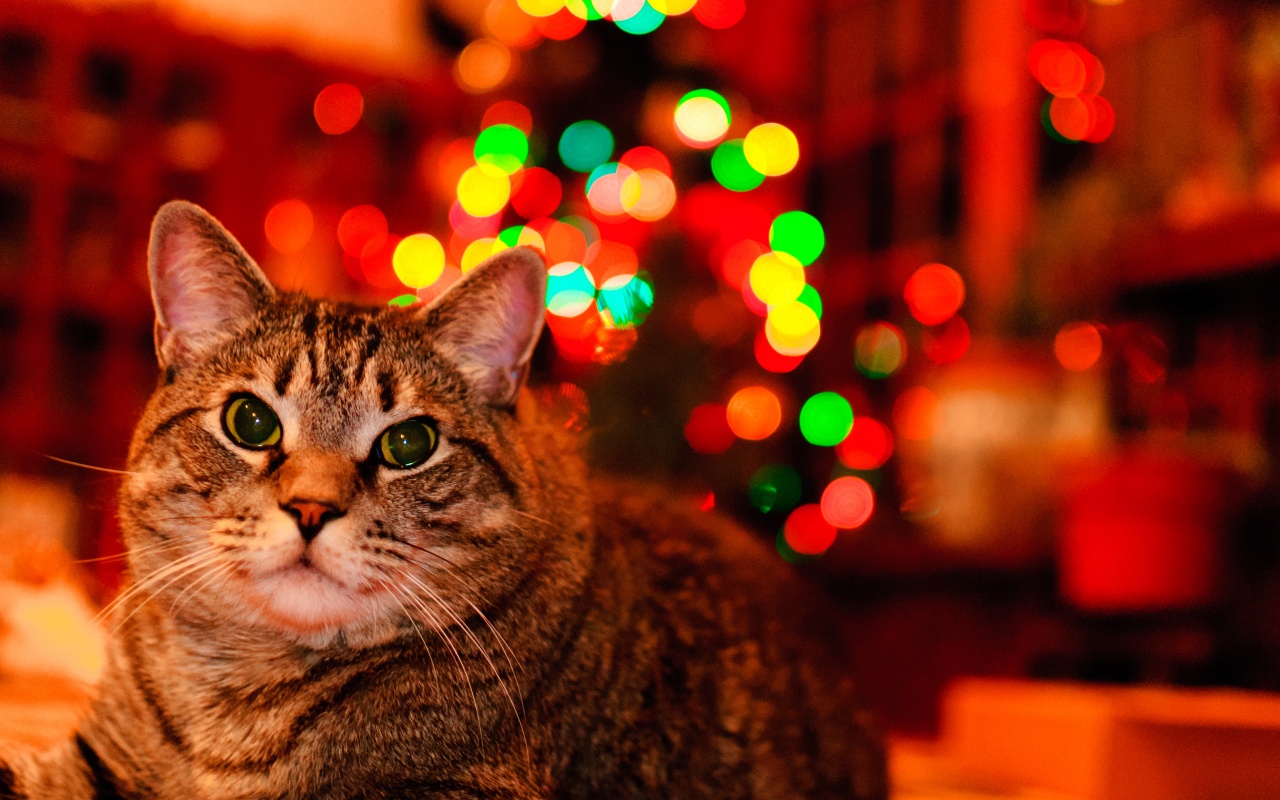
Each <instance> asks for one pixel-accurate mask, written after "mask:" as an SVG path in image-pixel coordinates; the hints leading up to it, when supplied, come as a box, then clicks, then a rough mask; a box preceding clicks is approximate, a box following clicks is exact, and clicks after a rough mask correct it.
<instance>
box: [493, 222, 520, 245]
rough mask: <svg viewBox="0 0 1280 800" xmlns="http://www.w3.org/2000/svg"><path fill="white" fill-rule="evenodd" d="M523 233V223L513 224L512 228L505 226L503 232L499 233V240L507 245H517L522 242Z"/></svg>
mask: <svg viewBox="0 0 1280 800" xmlns="http://www.w3.org/2000/svg"><path fill="white" fill-rule="evenodd" d="M521 233H524V226H523V225H512V226H511V227H510V228H504V229H503V231H502V233H499V234H498V241H500V242H502V243H503V244H505V245H506V246H507V247H515V246H517V245H519V244H520V234H521Z"/></svg>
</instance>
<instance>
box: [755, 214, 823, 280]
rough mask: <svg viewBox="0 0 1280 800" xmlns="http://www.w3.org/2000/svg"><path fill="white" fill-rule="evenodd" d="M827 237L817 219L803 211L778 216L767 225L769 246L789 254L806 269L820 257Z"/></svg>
mask: <svg viewBox="0 0 1280 800" xmlns="http://www.w3.org/2000/svg"><path fill="white" fill-rule="evenodd" d="M826 245H827V235H826V232H825V231H823V229H822V223H821V222H819V221H818V219H817V217H814V216H813V215H812V214H809V213H806V212H804V211H787V212H785V213H782V214H779V215H778V216H777V217H775V218H774V220H773V222H772V223H771V224H770V225H769V246H770V247H772V248H773V249H774V250H777V251H778V252H782V253H789V254H790V255H792V256H794V257H795V258H796V259H797V260H798V261H799V262H800V263H801V264H804V265H805V266H806V267H807V266H809V265H810V264H812V263H813V262H814V261H816V260H817V259H818V256H820V255H822V250H823V248H824V247H826Z"/></svg>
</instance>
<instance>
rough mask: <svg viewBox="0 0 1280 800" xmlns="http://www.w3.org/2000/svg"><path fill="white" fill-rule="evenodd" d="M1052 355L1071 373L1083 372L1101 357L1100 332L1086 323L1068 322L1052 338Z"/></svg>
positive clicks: (1094, 326)
mask: <svg viewBox="0 0 1280 800" xmlns="http://www.w3.org/2000/svg"><path fill="white" fill-rule="evenodd" d="M1053 354H1054V355H1055V356H1057V358H1058V363H1059V364H1061V365H1062V366H1064V367H1066V368H1067V369H1069V370H1071V371H1072V372H1083V371H1084V370H1086V369H1088V368H1089V367H1092V366H1093V365H1094V364H1096V363H1098V359H1099V358H1100V357H1101V356H1102V332H1101V331H1099V330H1098V328H1097V326H1096V325H1092V324H1090V323H1088V322H1068V323H1067V324H1066V325H1063V326H1062V329H1061V330H1059V331H1058V335H1057V336H1055V337H1053Z"/></svg>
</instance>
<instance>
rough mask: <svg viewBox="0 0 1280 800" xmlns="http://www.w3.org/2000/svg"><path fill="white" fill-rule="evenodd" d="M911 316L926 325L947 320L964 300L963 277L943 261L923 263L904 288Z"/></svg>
mask: <svg viewBox="0 0 1280 800" xmlns="http://www.w3.org/2000/svg"><path fill="white" fill-rule="evenodd" d="M903 296H904V297H905V298H906V301H907V306H908V308H910V309H911V316H913V317H915V318H916V319H917V320H919V321H920V322H923V323H924V324H925V325H938V324H940V323H942V322H945V321H947V320H948V319H950V318H951V316H952V315H954V314H955V313H956V312H957V311H959V310H960V306H961V305H963V304H964V279H962V278H961V277H960V275H959V273H957V272H956V271H955V270H953V269H952V268H951V267H948V266H946V265H944V264H925V265H924V266H923V267H921V268H920V269H918V270H916V272H915V274H914V275H912V276H911V278H910V280H908V281H907V285H906V288H905V289H903Z"/></svg>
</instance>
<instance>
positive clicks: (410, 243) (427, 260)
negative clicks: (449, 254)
mask: <svg viewBox="0 0 1280 800" xmlns="http://www.w3.org/2000/svg"><path fill="white" fill-rule="evenodd" d="M391 268H392V269H394V270H395V271H396V277H397V278H399V279H400V282H401V283H403V284H404V285H405V286H408V287H409V288H410V289H421V288H423V287H424V286H430V285H431V284H433V283H435V282H436V281H437V280H439V279H440V275H441V274H442V273H443V272H444V245H442V244H440V240H439V239H437V238H436V237H434V236H432V235H431V234H429V233H415V234H413V235H412V236H406V237H404V238H403V239H401V240H400V244H398V245H396V249H395V252H394V253H392V254H391Z"/></svg>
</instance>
